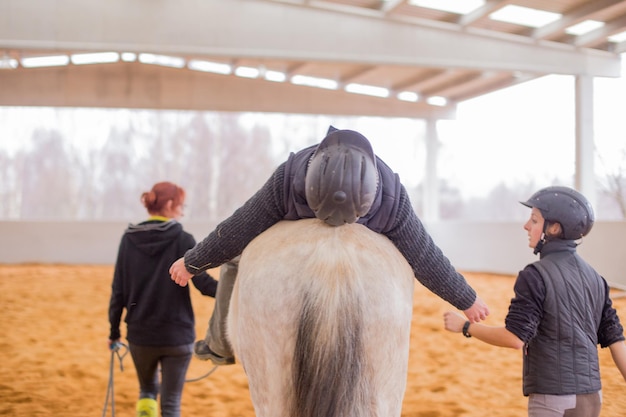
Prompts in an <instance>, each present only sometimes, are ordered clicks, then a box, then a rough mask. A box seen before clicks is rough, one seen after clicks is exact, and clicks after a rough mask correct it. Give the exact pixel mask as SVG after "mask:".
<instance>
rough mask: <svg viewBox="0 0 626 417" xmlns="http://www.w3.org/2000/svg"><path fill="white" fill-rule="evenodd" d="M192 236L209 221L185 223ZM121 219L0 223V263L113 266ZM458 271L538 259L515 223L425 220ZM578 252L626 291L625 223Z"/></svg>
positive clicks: (505, 267)
mask: <svg viewBox="0 0 626 417" xmlns="http://www.w3.org/2000/svg"><path fill="white" fill-rule="evenodd" d="M183 224H184V227H185V229H186V230H187V231H189V232H190V233H192V234H193V235H194V236H195V237H196V240H201V239H202V238H203V237H204V236H205V235H206V234H207V233H208V232H209V231H210V230H211V229H212V225H209V224H208V223H202V222H183ZM126 227H127V223H124V222H0V236H1V238H0V241H1V242H2V249H1V250H0V263H4V264H16V263H55V264H56V263H58V264H113V263H115V257H116V255H117V247H118V244H119V239H120V236H121V235H122V233H123V232H124V229H125V228H126ZM426 227H427V228H428V230H429V231H430V233H431V235H432V237H433V239H434V240H435V242H436V243H437V244H438V245H439V247H441V249H442V250H443V252H444V253H445V254H446V255H447V256H448V258H449V259H450V260H451V261H452V263H453V264H454V266H455V267H456V268H457V269H458V270H461V271H472V272H488V273H499V274H512V275H515V274H517V272H518V271H519V270H520V269H522V268H523V267H524V266H525V265H526V264H528V263H530V262H533V261H534V260H536V259H538V258H537V257H536V256H534V255H533V254H532V251H531V250H530V249H529V248H528V246H527V245H528V243H527V242H528V238H527V235H526V232H525V231H524V230H523V229H522V225H521V224H520V223H518V222H515V223H513V222H511V223H508V222H503V223H470V222H439V223H430V224H426ZM579 253H580V254H581V255H582V256H583V257H584V258H585V259H586V260H587V261H589V262H590V263H591V264H592V265H594V266H595V267H596V269H597V270H598V271H599V272H600V273H601V274H602V275H603V276H604V277H605V278H606V280H607V281H608V282H609V283H610V284H611V285H612V286H613V287H615V288H621V289H626V222H600V223H596V224H595V226H594V229H593V231H592V232H591V233H590V235H589V236H588V237H586V238H585V239H584V240H583V243H582V245H581V246H580V248H579Z"/></svg>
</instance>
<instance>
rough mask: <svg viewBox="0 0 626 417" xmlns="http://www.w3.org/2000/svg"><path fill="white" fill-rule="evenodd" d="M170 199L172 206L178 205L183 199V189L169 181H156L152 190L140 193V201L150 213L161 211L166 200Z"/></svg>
mask: <svg viewBox="0 0 626 417" xmlns="http://www.w3.org/2000/svg"><path fill="white" fill-rule="evenodd" d="M170 200H172V207H176V206H177V205H180V204H182V203H183V201H184V200H185V190H184V189H182V188H181V187H179V186H178V185H176V184H173V183H171V182H167V181H164V182H158V183H156V184H154V186H153V187H152V190H150V191H147V192H145V193H143V194H141V202H142V203H143V205H144V207H145V208H146V209H147V210H148V213H150V214H160V213H162V212H163V209H164V208H165V205H166V204H167V202H168V201H170Z"/></svg>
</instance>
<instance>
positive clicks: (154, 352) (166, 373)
mask: <svg viewBox="0 0 626 417" xmlns="http://www.w3.org/2000/svg"><path fill="white" fill-rule="evenodd" d="M128 348H129V350H130V354H131V356H132V358H133V362H134V364H135V369H136V370H137V378H138V379H139V398H152V399H154V400H156V399H157V396H158V394H159V393H160V394H161V417H179V416H180V402H181V397H182V392H183V386H184V385H185V378H186V376H187V368H189V362H190V361H191V356H192V353H193V343H190V344H188V345H180V346H141V345H135V344H133V343H130V344H129V346H128ZM159 365H160V367H161V383H159Z"/></svg>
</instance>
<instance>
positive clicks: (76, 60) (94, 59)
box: [71, 52, 120, 65]
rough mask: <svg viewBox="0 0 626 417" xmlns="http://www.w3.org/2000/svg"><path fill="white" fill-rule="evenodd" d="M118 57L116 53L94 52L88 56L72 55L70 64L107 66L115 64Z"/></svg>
mask: <svg viewBox="0 0 626 417" xmlns="http://www.w3.org/2000/svg"><path fill="white" fill-rule="evenodd" d="M119 59H120V55H119V54H118V53H117V52H95V53H89V54H74V55H72V56H71V60H72V64H74V65H85V64H109V63H112V62H117V61H119Z"/></svg>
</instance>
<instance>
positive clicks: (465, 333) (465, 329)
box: [463, 321, 472, 337]
mask: <svg viewBox="0 0 626 417" xmlns="http://www.w3.org/2000/svg"><path fill="white" fill-rule="evenodd" d="M469 327H470V322H469V321H466V322H465V324H464V325H463V336H465V337H472V335H471V334H469Z"/></svg>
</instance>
